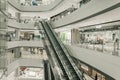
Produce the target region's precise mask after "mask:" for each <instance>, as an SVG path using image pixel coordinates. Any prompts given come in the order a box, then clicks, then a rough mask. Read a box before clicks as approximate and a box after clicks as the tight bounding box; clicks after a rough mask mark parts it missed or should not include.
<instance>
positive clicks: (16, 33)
mask: <svg viewBox="0 0 120 80" xmlns="http://www.w3.org/2000/svg"><path fill="white" fill-rule="evenodd" d="M15 37H16V40H17V41H19V40H20V29H16V30H15Z"/></svg>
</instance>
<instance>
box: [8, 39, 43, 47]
mask: <svg viewBox="0 0 120 80" xmlns="http://www.w3.org/2000/svg"><path fill="white" fill-rule="evenodd" d="M7 46H8V47H7V49H10V48H15V47H44V46H43V43H42V40H40V41H11V42H7Z"/></svg>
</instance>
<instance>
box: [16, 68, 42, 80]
mask: <svg viewBox="0 0 120 80" xmlns="http://www.w3.org/2000/svg"><path fill="white" fill-rule="evenodd" d="M21 69H22V68H20V69H19V72H20V74H19V77H18V79H19V80H44V71H43V70H44V69H43V68H25V69H24V70H21Z"/></svg>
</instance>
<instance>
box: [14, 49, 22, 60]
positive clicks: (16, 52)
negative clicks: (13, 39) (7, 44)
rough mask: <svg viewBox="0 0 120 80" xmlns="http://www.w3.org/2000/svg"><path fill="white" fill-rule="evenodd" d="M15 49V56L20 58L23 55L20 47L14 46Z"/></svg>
mask: <svg viewBox="0 0 120 80" xmlns="http://www.w3.org/2000/svg"><path fill="white" fill-rule="evenodd" d="M13 51H14V57H15V58H20V57H21V50H20V47H17V48H14V49H13Z"/></svg>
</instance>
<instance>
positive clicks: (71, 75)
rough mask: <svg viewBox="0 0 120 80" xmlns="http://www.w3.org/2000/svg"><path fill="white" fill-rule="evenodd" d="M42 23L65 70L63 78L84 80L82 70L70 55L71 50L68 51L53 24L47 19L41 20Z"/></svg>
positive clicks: (63, 70)
mask: <svg viewBox="0 0 120 80" xmlns="http://www.w3.org/2000/svg"><path fill="white" fill-rule="evenodd" d="M41 25H42V27H43V30H44V31H45V33H46V35H47V38H48V40H49V42H50V44H51V46H52V49H53V51H54V54H55V56H56V58H57V61H58V63H59V66H60V68H61V70H62V72H63V80H83V79H82V77H81V75H82V74H81V72H80V71H79V70H78V68H77V67H76V65H75V63H74V62H73V60H72V58H71V57H70V55H69V53H68V52H69V51H67V49H66V48H65V46H64V45H63V44H62V42H61V41H60V40H59V39H58V37H57V35H56V34H55V32H54V31H53V29H52V26H51V24H50V23H49V22H47V21H41Z"/></svg>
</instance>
